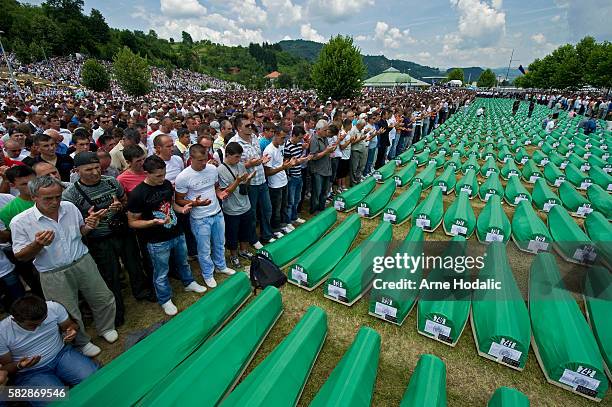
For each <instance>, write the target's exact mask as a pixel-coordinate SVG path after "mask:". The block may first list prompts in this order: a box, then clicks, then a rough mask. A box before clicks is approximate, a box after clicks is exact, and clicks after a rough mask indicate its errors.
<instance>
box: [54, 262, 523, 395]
mask: <svg viewBox="0 0 612 407" xmlns="http://www.w3.org/2000/svg"><path fill="white" fill-rule="evenodd" d="M240 276H242V277H240ZM249 291H250V290H249V285H248V279H247V278H246V276H245V275H244V274H242V273H240V274H238V275H236V276H235V277H232V278H230V279H228V281H226V282H224V283H223V284H221V285H220V286H219V288H218V290H215V292H213V293H211V294H209V295H207V296H205V297H204V298H202V299H201V300H200V301H198V302H197V303H196V304H195V305H194V306H192V307H191V308H189V309H188V310H186V311H184V312H183V313H181V314H180V315H179V316H177V317H175V318H174V319H172V320H171V321H170V322H168V323H167V324H166V325H164V326H162V327H161V328H159V329H158V330H157V331H155V332H154V333H152V334H150V335H149V336H148V337H147V338H145V339H144V340H143V341H142V342H140V343H138V344H136V345H135V346H134V347H132V348H131V349H129V350H128V351H126V352H125V353H123V354H122V355H121V356H120V357H118V358H117V359H115V360H114V361H113V362H111V363H110V364H109V365H108V366H105V367H104V368H102V369H100V370H99V371H98V372H97V373H96V374H94V375H93V376H91V377H90V378H88V379H87V380H85V381H84V382H82V383H81V384H79V385H78V386H76V387H75V388H74V389H73V390H72V391H71V397H70V399H69V400H68V401H65V402H63V404H66V405H75V406H76V405H80V406H85V405H87V406H97V405H100V406H101V405H109V403H113V405H117V406H124V405H125V406H128V405H134V404H137V405H143V406H146V405H204V406H215V405H220V406H242V405H249V406H269V405H274V406H295V405H297V403H298V401H299V399H300V396H301V393H302V390H303V388H304V386H305V384H306V381H307V380H308V377H309V376H310V372H311V371H312V367H313V365H314V363H315V362H316V359H317V356H318V354H319V352H320V350H321V348H322V346H323V343H324V341H325V338H326V335H327V316H326V314H325V311H323V310H322V309H321V308H318V307H314V306H312V307H310V308H308V310H307V311H306V313H305V314H304V316H303V317H302V318H301V320H300V321H299V322H298V323H297V325H296V326H295V327H294V328H293V330H292V331H291V332H290V333H289V334H288V335H287V336H286V337H285V339H283V341H282V342H281V343H280V344H279V345H278V346H276V348H275V349H274V350H273V351H272V352H271V353H270V354H269V355H268V356H267V357H266V358H265V359H264V360H263V361H262V362H261V363H260V364H259V365H258V366H257V367H256V368H255V369H254V370H253V371H252V372H251V373H250V374H249V375H248V376H246V377H245V378H244V379H243V380H242V381H241V382H240V384H238V385H236V384H237V383H238V381H239V379H240V377H241V376H242V374H243V372H244V370H245V369H246V367H247V366H248V365H249V364H250V362H251V360H252V358H253V356H254V355H255V353H256V352H257V350H258V348H259V346H260V345H261V343H262V342H263V340H265V338H266V336H267V335H268V333H269V331H270V329H271V328H272V327H273V326H274V324H275V323H276V321H277V319H278V318H279V316H280V314H281V313H282V301H281V295H280V292H279V291H278V290H277V289H276V288H274V287H269V288H267V289H265V290H264V291H262V293H261V294H260V295H258V296H257V297H256V298H255V299H254V300H253V301H252V302H251V303H249V304H248V305H247V306H246V307H245V308H244V309H243V310H242V311H241V312H240V313H238V315H237V316H236V317H235V318H234V319H233V320H231V321H230V322H229V323H227V325H225V326H224V327H223V329H221V330H220V331H219V332H217V333H216V334H215V333H214V332H213V330H211V327H217V328H218V327H219V326H221V325H222V324H223V322H224V321H226V320H227V319H228V318H229V316H228V311H229V310H234V309H239V308H240V301H242V302H243V301H244V299H246V297H247V296H248V293H249ZM215 293H216V294H215ZM231 294H235V295H231ZM227 297H232V298H234V300H236V299H239V300H238V301H236V302H234V303H233V304H230V303H229V302H228V301H226V299H227ZM192 308H193V309H192ZM202 309H206V312H205V313H202V312H201V311H202ZM189 310H191V311H189ZM203 318H204V320H203ZM174 321H176V322H174ZM203 321H204V322H205V323H204V324H202V322H203ZM185 324H189V328H190V329H186V328H185V327H183V328H182V327H181V326H183V325H185ZM203 325H205V326H206V327H205V328H204V329H194V327H198V328H200V327H202V326H203ZM176 329H180V332H181V333H182V335H179V336H178V337H177V335H176V331H175V330H176ZM169 337H171V338H172V340H169V339H168V338H169ZM236 341H240V346H238V347H236V346H235V344H236ZM157 345H159V346H163V348H164V350H165V352H163V353H160V352H159V346H157ZM168 347H171V348H172V350H174V352H171V351H170V350H169V349H168ZM379 353H380V336H379V334H378V333H377V332H376V331H374V330H372V329H370V328H366V327H363V328H361V329H360V330H359V332H358V333H357V335H356V337H355V340H354V341H353V343H352V344H351V346H350V347H349V349H348V350H347V352H346V353H345V354H344V356H343V357H342V359H341V360H340V362H339V363H338V364H337V365H336V367H335V368H334V369H333V371H332V372H331V374H330V375H329V377H328V378H327V380H326V381H325V383H324V384H323V386H322V387H321V389H320V390H319V392H318V393H317V394H316V396H315V397H314V399H313V400H312V402H311V403H310V405H311V406H329V405H350V406H369V405H371V402H372V396H373V391H374V385H375V381H376V374H377V369H378V359H379ZM144 366H146V368H144ZM212 372H214V373H212ZM262 384H265V385H262ZM193 389H198V391H197V392H194V391H193ZM279 389H282V391H279ZM432 390H433V391H432ZM506 403H510V404H506ZM401 405H402V406H445V405H446V368H445V366H444V363H443V362H442V361H441V360H440V359H438V358H437V357H435V356H433V355H422V356H421V358H420V360H419V362H418V364H417V366H416V368H415V370H414V372H413V374H412V377H411V379H410V382H409V384H408V387H407V389H406V392H405V393H404V396H403V399H402V402H401ZM507 405H511V406H528V405H529V402H528V399H527V398H526V397H525V396H524V395H523V394H522V393H520V392H518V391H516V390H514V389H507V388H500V389H498V390H497V391H496V392H495V393H494V395H493V396H492V398H491V401H490V403H489V406H507Z"/></svg>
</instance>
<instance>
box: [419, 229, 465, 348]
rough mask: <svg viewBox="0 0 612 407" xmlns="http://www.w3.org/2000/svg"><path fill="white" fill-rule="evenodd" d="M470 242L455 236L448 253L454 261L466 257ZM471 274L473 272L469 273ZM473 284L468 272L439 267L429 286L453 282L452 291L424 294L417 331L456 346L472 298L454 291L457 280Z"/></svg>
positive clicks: (426, 291)
mask: <svg viewBox="0 0 612 407" xmlns="http://www.w3.org/2000/svg"><path fill="white" fill-rule="evenodd" d="M466 243H467V242H466V241H465V238H464V237H462V236H455V237H454V238H453V239H452V240H451V243H450V245H452V246H449V249H448V250H447V252H446V253H445V256H444V257H446V256H451V257H454V258H457V257H463V256H465V250H466ZM468 272H469V270H468ZM455 279H458V280H459V279H463V280H464V281H471V279H470V276H469V274H468V273H463V274H459V273H457V272H456V271H455V270H454V269H444V268H438V267H436V268H435V269H433V270H432V271H431V272H430V273H429V275H428V276H427V282H428V284H430V285H431V284H434V283H442V282H445V281H447V282H450V287H451V288H450V289H449V290H433V289H426V290H422V291H421V295H420V299H419V302H418V304H417V309H418V314H417V330H418V332H419V333H420V334H422V335H425V336H427V337H430V338H433V339H436V340H438V341H440V342H443V343H445V344H447V345H450V346H455V345H456V344H457V341H458V340H459V337H460V336H461V333H462V332H463V329H464V328H465V324H466V323H467V320H468V317H469V313H470V303H471V298H470V297H471V295H470V291H469V290H464V289H460V288H458V289H454V288H453V287H454V285H453V281H454V280H455Z"/></svg>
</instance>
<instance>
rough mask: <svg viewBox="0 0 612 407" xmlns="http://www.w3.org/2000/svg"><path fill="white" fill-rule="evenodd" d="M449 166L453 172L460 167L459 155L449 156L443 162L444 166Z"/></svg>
mask: <svg viewBox="0 0 612 407" xmlns="http://www.w3.org/2000/svg"><path fill="white" fill-rule="evenodd" d="M448 167H451V168H452V169H453V171H454V172H457V171H459V169H460V168H461V159H460V158H459V157H454V156H453V157H451V158H449V159H448V160H446V162H445V163H444V168H445V169H446V168H448Z"/></svg>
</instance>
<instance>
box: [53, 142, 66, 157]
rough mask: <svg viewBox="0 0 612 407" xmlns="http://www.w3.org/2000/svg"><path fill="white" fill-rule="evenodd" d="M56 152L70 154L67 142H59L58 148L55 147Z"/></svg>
mask: <svg viewBox="0 0 612 407" xmlns="http://www.w3.org/2000/svg"><path fill="white" fill-rule="evenodd" d="M55 152H56V153H57V154H63V155H66V154H68V147H67V146H66V144H64V143H59V144H58V145H57V148H56V149H55Z"/></svg>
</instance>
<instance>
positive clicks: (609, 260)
mask: <svg viewBox="0 0 612 407" xmlns="http://www.w3.org/2000/svg"><path fill="white" fill-rule="evenodd" d="M584 230H585V231H586V233H587V235H588V236H589V238H590V239H591V240H592V241H593V243H595V246H596V248H597V256H598V259H599V260H601V261H602V262H605V264H607V265H608V266H609V267H612V224H610V222H609V221H608V219H606V218H605V216H603V215H602V214H601V213H599V212H597V211H595V212H591V213H590V214H589V215H588V216H587V217H586V220H585V221H584Z"/></svg>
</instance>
